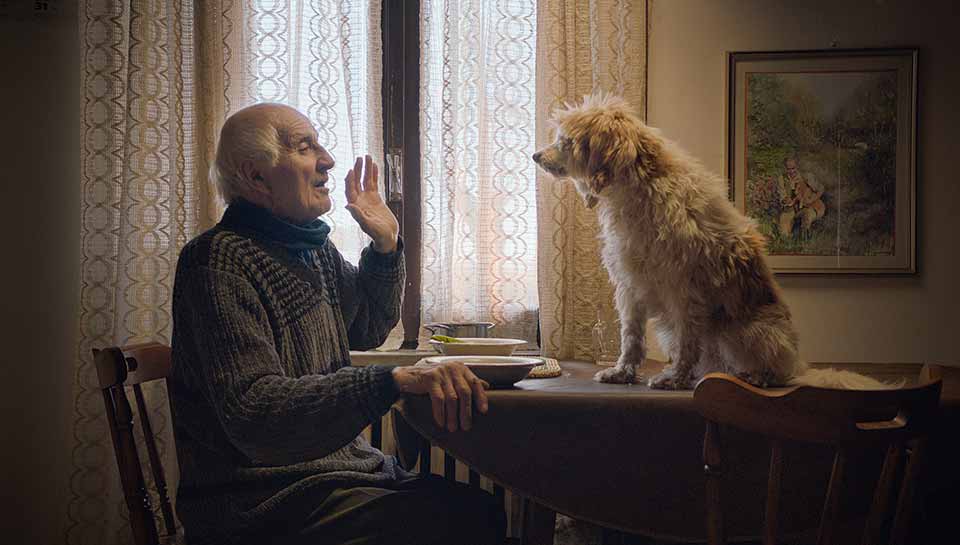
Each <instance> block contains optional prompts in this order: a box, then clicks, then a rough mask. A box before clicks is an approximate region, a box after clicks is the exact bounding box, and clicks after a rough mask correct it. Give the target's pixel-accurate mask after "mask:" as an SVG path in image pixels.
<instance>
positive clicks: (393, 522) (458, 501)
mask: <svg viewBox="0 0 960 545" xmlns="http://www.w3.org/2000/svg"><path fill="white" fill-rule="evenodd" d="M506 526H507V522H506V515H505V514H504V511H503V504H502V503H501V502H498V501H497V500H496V498H494V497H493V496H492V495H491V494H489V493H488V492H486V491H484V490H481V489H479V488H473V487H470V486H467V485H465V484H463V483H458V482H453V481H449V480H446V479H443V478H442V477H439V476H437V475H426V476H421V477H417V478H415V479H411V480H409V481H406V482H404V483H403V484H401V485H399V486H398V487H397V488H395V489H386V488H376V487H356V488H341V489H337V490H334V491H333V492H332V493H331V494H330V495H329V496H328V497H327V498H326V499H325V500H324V501H323V502H322V503H321V504H320V505H319V506H318V507H317V509H316V510H315V511H314V512H313V514H311V516H310V517H309V519H308V520H307V524H306V525H305V527H304V528H303V529H301V530H300V531H299V532H296V533H295V534H291V535H287V536H284V537H283V538H281V540H280V541H279V542H282V543H283V544H284V545H334V544H336V545H387V544H391V545H393V544H396V545H501V544H502V543H503V542H504V539H505V534H506ZM271 541H273V540H271ZM274 542H275V543H276V542H277V541H274Z"/></svg>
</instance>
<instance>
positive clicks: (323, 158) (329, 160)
mask: <svg viewBox="0 0 960 545" xmlns="http://www.w3.org/2000/svg"><path fill="white" fill-rule="evenodd" d="M335 164H336V161H334V160H333V156H332V155H330V153H329V152H327V151H324V152H323V153H321V154H320V157H318V158H317V170H330V169H332V168H333V166H334V165H335Z"/></svg>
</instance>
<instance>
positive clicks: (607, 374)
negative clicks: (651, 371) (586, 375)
mask: <svg viewBox="0 0 960 545" xmlns="http://www.w3.org/2000/svg"><path fill="white" fill-rule="evenodd" d="M593 380H595V381H597V382H606V383H608V384H633V383H634V381H636V380H637V366H636V365H619V364H618V365H616V366H615V367H610V368H608V369H604V370H602V371H598V372H597V374H595V375H593Z"/></svg>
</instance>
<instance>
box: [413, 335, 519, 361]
mask: <svg viewBox="0 0 960 545" xmlns="http://www.w3.org/2000/svg"><path fill="white" fill-rule="evenodd" d="M458 339H459V340H460V341H462V342H458V343H445V342H442V341H437V340H434V339H430V344H431V345H433V348H434V349H435V350H436V351H437V352H440V353H441V354H443V355H445V356H509V355H510V354H513V351H514V350H516V349H517V347H518V346H523V345H525V344H527V341H525V340H523V339H496V338H481V337H458Z"/></svg>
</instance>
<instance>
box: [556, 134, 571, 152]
mask: <svg viewBox="0 0 960 545" xmlns="http://www.w3.org/2000/svg"><path fill="white" fill-rule="evenodd" d="M557 144H558V145H559V146H560V149H568V148H570V146H572V145H573V140H571V139H569V138H567V137H566V136H561V137H560V140H559V141H558V142H557Z"/></svg>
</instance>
